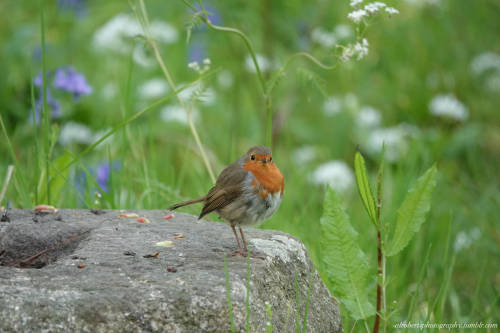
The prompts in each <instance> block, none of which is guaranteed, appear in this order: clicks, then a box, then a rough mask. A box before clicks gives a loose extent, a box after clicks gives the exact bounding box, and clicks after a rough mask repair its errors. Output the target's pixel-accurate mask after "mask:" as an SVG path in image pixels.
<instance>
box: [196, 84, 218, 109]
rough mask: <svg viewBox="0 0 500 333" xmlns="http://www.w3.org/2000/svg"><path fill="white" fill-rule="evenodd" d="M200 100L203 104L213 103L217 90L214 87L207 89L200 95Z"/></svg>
mask: <svg viewBox="0 0 500 333" xmlns="http://www.w3.org/2000/svg"><path fill="white" fill-rule="evenodd" d="M198 100H199V101H200V102H201V103H202V104H203V105H207V106H210V105H213V104H214V103H215V100H216V94H215V90H213V89H212V88H207V89H205V90H204V91H203V92H202V93H201V94H200V95H199V96H198Z"/></svg>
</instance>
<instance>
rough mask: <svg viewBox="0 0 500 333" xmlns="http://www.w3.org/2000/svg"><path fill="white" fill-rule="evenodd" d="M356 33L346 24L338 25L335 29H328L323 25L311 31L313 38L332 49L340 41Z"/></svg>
mask: <svg viewBox="0 0 500 333" xmlns="http://www.w3.org/2000/svg"><path fill="white" fill-rule="evenodd" d="M353 35H354V32H353V30H352V28H351V27H350V26H348V25H346V24H339V25H337V26H336V27H335V28H334V29H333V31H328V30H326V29H323V28H321V27H317V28H314V29H313V31H312V32H311V40H312V41H313V42H315V43H317V44H319V45H321V46H323V47H325V48H328V49H331V48H333V47H334V46H335V45H337V43H338V42H339V41H342V40H345V39H347V38H350V37H352V36H353Z"/></svg>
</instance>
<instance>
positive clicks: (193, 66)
mask: <svg viewBox="0 0 500 333" xmlns="http://www.w3.org/2000/svg"><path fill="white" fill-rule="evenodd" d="M188 67H189V68H191V69H192V70H194V71H199V70H200V65H199V64H198V61H191V62H190V63H189V64H188Z"/></svg>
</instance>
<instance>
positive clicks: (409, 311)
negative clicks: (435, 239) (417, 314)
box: [406, 244, 432, 320]
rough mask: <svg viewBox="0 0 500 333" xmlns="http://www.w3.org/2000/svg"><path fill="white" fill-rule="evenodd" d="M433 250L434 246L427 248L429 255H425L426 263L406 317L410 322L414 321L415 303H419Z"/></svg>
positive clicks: (423, 265) (422, 268) (430, 245)
mask: <svg viewBox="0 0 500 333" xmlns="http://www.w3.org/2000/svg"><path fill="white" fill-rule="evenodd" d="M431 248H432V244H429V247H428V248H427V253H426V254H425V259H424V263H423V264H422V267H421V268H420V274H419V276H418V281H417V287H416V288H415V292H414V294H413V296H412V298H411V301H410V310H408V315H407V316H406V317H407V318H408V320H412V317H413V311H414V309H415V303H416V302H417V297H418V294H419V291H420V286H421V285H422V282H423V281H424V277H425V272H427V265H428V264H429V255H430V254H431Z"/></svg>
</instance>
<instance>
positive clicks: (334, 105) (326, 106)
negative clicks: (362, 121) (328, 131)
mask: <svg viewBox="0 0 500 333" xmlns="http://www.w3.org/2000/svg"><path fill="white" fill-rule="evenodd" d="M358 108H359V101H358V98H357V97H356V95H354V94H353V93H347V94H345V96H343V97H339V96H330V97H328V98H327V99H326V100H325V101H324V102H323V113H324V114H325V115H326V116H333V115H336V114H338V113H340V112H341V111H342V110H347V111H355V110H356V109H358Z"/></svg>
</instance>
